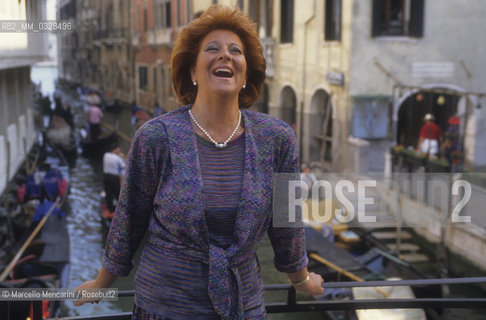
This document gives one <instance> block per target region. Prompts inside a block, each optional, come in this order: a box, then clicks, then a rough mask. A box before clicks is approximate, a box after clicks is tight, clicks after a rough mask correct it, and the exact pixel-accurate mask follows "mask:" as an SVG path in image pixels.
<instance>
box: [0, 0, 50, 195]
mask: <svg viewBox="0 0 486 320" xmlns="http://www.w3.org/2000/svg"><path fill="white" fill-rule="evenodd" d="M0 16H2V19H4V20H27V21H30V22H33V21H38V20H45V17H46V8H45V3H44V2H43V1H25V0H19V1H7V2H6V3H4V4H2V6H1V7H0ZM48 49H49V48H48V40H47V33H27V32H26V33H0V114H1V115H2V116H1V117H0V194H2V193H3V192H4V191H5V188H6V185H7V181H9V180H10V179H11V178H12V177H13V175H14V174H15V172H17V170H18V169H19V167H20V166H21V164H22V162H23V161H24V160H25V156H26V153H27V152H28V151H29V150H30V148H31V147H32V145H33V143H34V139H35V135H34V118H33V117H34V112H33V106H32V103H33V101H32V97H33V88H32V85H31V80H30V69H31V65H33V64H35V63H37V62H40V61H45V60H48V58H49V57H48Z"/></svg>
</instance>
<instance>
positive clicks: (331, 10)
mask: <svg viewBox="0 0 486 320" xmlns="http://www.w3.org/2000/svg"><path fill="white" fill-rule="evenodd" d="M341 2H342V0H326V8H325V10H326V12H325V17H326V20H325V23H324V39H325V40H326V41H341Z"/></svg>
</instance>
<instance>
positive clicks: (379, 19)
mask: <svg viewBox="0 0 486 320" xmlns="http://www.w3.org/2000/svg"><path fill="white" fill-rule="evenodd" d="M384 11H385V0H373V21H372V26H371V36H372V37H377V36H379V35H380V33H381V30H382V29H383V23H384V21H383V20H384Z"/></svg>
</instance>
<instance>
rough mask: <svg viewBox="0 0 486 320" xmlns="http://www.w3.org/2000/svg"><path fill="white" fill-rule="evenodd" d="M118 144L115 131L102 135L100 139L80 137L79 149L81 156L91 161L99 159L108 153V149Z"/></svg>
mask: <svg viewBox="0 0 486 320" xmlns="http://www.w3.org/2000/svg"><path fill="white" fill-rule="evenodd" d="M117 142H118V135H117V132H116V131H112V132H111V133H109V134H102V136H101V137H99V138H98V139H95V140H91V139H89V138H88V137H86V136H85V137H82V139H81V147H82V149H83V155H84V156H85V157H87V158H91V159H101V158H102V157H103V155H104V154H105V152H107V151H109V149H110V147H111V146H112V145H113V144H115V143H117Z"/></svg>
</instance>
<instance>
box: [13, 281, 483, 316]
mask: <svg viewBox="0 0 486 320" xmlns="http://www.w3.org/2000/svg"><path fill="white" fill-rule="evenodd" d="M479 283H486V277H473V278H448V279H420V280H393V281H364V282H328V283H324V284H323V287H324V289H335V288H348V289H351V288H358V287H397V286H411V287H414V286H433V285H440V286H444V285H464V284H479ZM264 288H265V291H267V292H268V291H287V301H285V302H277V303H275V302H274V303H267V304H266V305H265V308H266V311H267V313H292V312H315V311H331V310H357V309H410V308H413V309H416V308H419V309H483V308H484V309H486V298H468V297H463V298H407V299H360V300H312V301H297V299H296V292H295V289H294V288H293V287H292V286H291V285H290V284H273V285H266V286H264ZM133 295H134V291H133V290H130V291H120V292H118V297H120V298H121V297H131V296H133ZM41 303H42V301H33V311H34V313H33V319H32V320H41V319H42V307H41ZM130 318H131V312H124V313H117V314H108V315H96V316H77V317H65V318H61V319H62V320H108V319H111V320H128V319H130ZM7 320H8V319H7Z"/></svg>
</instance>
